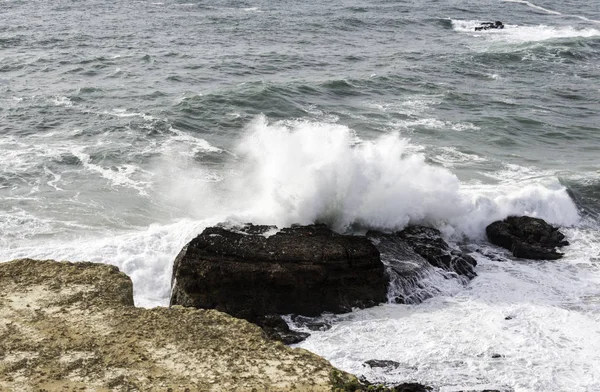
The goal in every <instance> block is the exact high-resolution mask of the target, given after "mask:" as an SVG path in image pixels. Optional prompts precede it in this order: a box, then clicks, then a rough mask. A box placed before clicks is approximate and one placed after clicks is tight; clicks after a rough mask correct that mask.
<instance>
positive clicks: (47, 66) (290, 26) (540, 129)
mask: <svg viewBox="0 0 600 392" xmlns="http://www.w3.org/2000/svg"><path fill="white" fill-rule="evenodd" d="M488 20H502V21H503V22H504V23H505V25H506V28H505V29H504V30H497V31H482V32H475V31H474V27H475V26H476V25H478V23H479V22H482V21H488ZM0 21H1V23H0V54H1V55H0V261H6V260H10V259H14V258H19V257H31V258H53V259H65V260H71V261H76V260H91V261H96V262H105V263H111V264H115V265H117V266H119V268H121V269H122V270H123V271H124V272H126V273H127V274H129V275H130V276H131V277H132V279H133V281H134V284H135V298H136V303H137V304H138V305H140V306H155V305H166V304H167V303H168V296H169V290H170V276H171V266H172V261H173V259H174V257H175V255H176V254H177V253H178V251H179V250H180V249H181V247H182V246H183V245H184V244H185V243H186V242H187V241H189V240H190V239H191V238H193V237H194V236H195V235H196V234H198V233H199V232H200V231H201V230H202V229H203V228H204V227H206V226H207V225H212V224H215V223H217V222H221V221H227V220H228V221H237V222H254V223H268V224H277V225H279V226H283V225H289V224H292V223H302V224H307V223H312V222H316V221H318V222H325V223H328V224H329V225H330V226H331V227H333V228H334V229H335V230H337V231H340V232H361V231H364V230H366V229H371V228H374V229H380V230H397V229H401V228H403V227H404V226H406V225H407V224H409V223H424V224H429V225H433V226H435V227H437V228H439V229H441V230H442V231H443V233H444V234H445V236H446V237H447V238H448V239H449V240H450V241H452V242H454V243H461V244H466V246H467V247H469V248H470V249H471V250H472V251H473V255H474V257H476V258H477V260H478V262H479V266H478V268H477V272H478V274H479V276H478V277H477V278H475V280H473V281H472V282H471V284H470V285H469V286H468V287H467V288H464V287H463V286H461V285H459V284H456V285H454V284H453V283H452V282H451V281H432V282H430V284H431V285H432V287H435V289H436V290H437V291H438V292H441V294H439V295H437V296H435V297H434V298H432V299H430V300H427V301H426V302H424V303H422V304H419V305H395V304H387V305H382V306H379V307H376V308H372V309H367V310H362V311H356V312H353V313H350V314H348V315H342V316H337V317H333V319H334V326H333V328H332V329H330V330H329V331H323V332H313V335H312V336H311V338H309V339H308V340H307V341H305V342H303V343H302V344H300V346H302V347H305V348H307V349H309V350H311V351H314V352H316V353H318V354H320V355H322V356H324V357H325V358H327V359H329V360H330V361H331V362H332V363H333V364H334V365H335V366H338V367H340V368H342V369H344V370H347V371H350V372H353V373H355V374H358V375H365V376H367V377H368V378H369V379H371V380H379V381H386V382H405V381H419V382H422V383H426V384H430V385H434V386H437V387H440V388H441V390H442V391H457V390H463V389H469V388H470V389H477V388H479V389H482V388H485V387H488V388H496V389H503V390H513V391H544V392H550V391H557V392H558V391H600V233H599V226H600V161H599V158H600V3H599V2H597V1H591V2H588V1H583V0H569V1H565V2H559V1H557V0H537V2H528V1H521V0H511V1H500V0H498V1H496V0H495V1H488V0H484V1H477V2H476V1H466V0H450V1H444V2H438V1H433V0H424V1H390V0H376V1H370V2H358V1H356V0H344V1H339V0H334V1H330V2H318V1H308V2H306V1H305V2H291V1H287V0H282V1H265V0H257V1H252V0H248V1H234V0H231V1H225V0H217V1H190V0H186V1H169V0H165V1H163V2H157V1H155V0H153V1H122V0H116V1H105V0H102V1H101V0H83V1H66V0H57V1H35V2H34V1H17V0H8V1H7V0H4V1H1V2H0ZM509 214H527V215H531V216H536V217H541V218H544V219H546V220H548V221H549V222H551V223H553V224H556V225H560V226H562V227H563V228H564V232H565V233H566V235H567V237H568V239H569V241H570V242H571V244H572V245H571V246H569V247H567V248H565V252H566V255H565V258H563V259H561V260H559V261H555V262H531V261H523V260H515V259H514V258H512V257H510V256H509V255H508V254H507V253H506V252H504V251H502V250H499V249H497V248H495V247H492V246H490V245H489V244H488V243H487V242H486V239H485V233H484V228H485V226H486V225H487V224H489V223H491V222H492V221H494V220H496V219H501V218H504V217H506V216H508V215H509ZM370 359H385V360H393V361H396V362H398V363H399V364H400V365H399V366H398V367H397V368H395V369H387V370H386V369H370V368H366V367H365V366H364V365H363V362H364V361H366V360H370Z"/></svg>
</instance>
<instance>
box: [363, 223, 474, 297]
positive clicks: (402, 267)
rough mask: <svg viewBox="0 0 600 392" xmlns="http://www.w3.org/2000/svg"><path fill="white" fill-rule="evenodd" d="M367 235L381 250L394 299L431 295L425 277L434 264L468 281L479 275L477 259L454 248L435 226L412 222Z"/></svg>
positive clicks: (450, 275)
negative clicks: (394, 231) (418, 224)
mask: <svg viewBox="0 0 600 392" xmlns="http://www.w3.org/2000/svg"><path fill="white" fill-rule="evenodd" d="M367 237H368V238H369V239H370V240H371V241H372V242H373V244H374V245H375V246H376V247H377V249H379V251H380V253H381V260H382V262H383V263H384V264H385V266H386V270H387V274H388V276H389V280H390V293H391V298H390V299H391V300H392V301H394V302H397V303H419V302H422V301H424V300H425V299H427V298H429V297H431V296H432V295H433V294H434V293H433V291H432V290H433V288H431V287H429V286H428V284H427V282H426V280H427V279H426V278H427V277H428V275H430V274H431V273H432V267H436V268H440V269H442V270H443V271H446V272H447V273H448V274H447V275H448V276H449V277H452V276H453V277H456V278H458V279H460V280H462V281H463V282H464V283H465V284H466V282H468V281H469V280H470V279H472V278H473V277H475V276H476V275H477V274H476V273H475V266H476V265H477V261H476V260H475V259H474V258H472V257H471V256H469V255H467V254H465V253H463V252H461V251H460V250H457V249H453V248H451V247H450V246H449V245H448V243H447V242H446V241H444V239H443V238H442V236H441V233H440V232H439V231H438V230H436V229H433V228H430V227H424V226H409V227H407V228H406V229H404V230H402V231H400V232H396V233H392V234H387V233H381V232H377V231H369V232H368V233H367Z"/></svg>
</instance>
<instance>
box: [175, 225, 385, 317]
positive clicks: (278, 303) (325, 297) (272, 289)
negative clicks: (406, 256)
mask: <svg viewBox="0 0 600 392" xmlns="http://www.w3.org/2000/svg"><path fill="white" fill-rule="evenodd" d="M273 229H274V228H273V227H270V226H254V225H247V226H245V227H242V228H236V229H228V228H225V227H221V226H219V227H210V228H207V229H206V230H204V231H203V232H202V233H201V234H200V235H199V236H197V237H196V238H194V239H193V240H192V241H190V242H189V243H188V244H187V245H186V246H185V247H184V249H183V250H182V251H181V252H180V253H179V255H178V256H177V258H176V259H175V262H174V266H173V290H172V296H171V304H173V305H176V304H178V305H184V306H192V307H196V308H205V309H211V308H212V309H217V310H220V311H223V312H226V313H229V314H231V315H234V316H236V317H242V318H246V319H250V320H253V319H255V318H256V317H257V316H262V315H270V314H289V313H295V314H302V315H306V316H316V315H318V314H321V313H322V312H325V311H329V312H335V313H340V312H347V311H350V310H351V309H352V308H353V307H359V308H364V307H368V306H373V305H376V304H378V303H381V302H385V301H386V291H387V278H386V276H385V273H384V266H383V264H382V263H381V260H380V257H379V251H378V250H377V248H376V247H375V246H373V244H372V243H371V242H370V241H369V240H368V239H367V238H366V237H359V236H348V235H340V234H336V233H334V232H333V231H331V230H329V229H328V228H327V227H326V226H325V225H310V226H292V227H291V228H287V229H282V230H281V231H279V232H277V233H276V234H273V235H270V236H267V235H266V234H268V233H270V232H272V231H273Z"/></svg>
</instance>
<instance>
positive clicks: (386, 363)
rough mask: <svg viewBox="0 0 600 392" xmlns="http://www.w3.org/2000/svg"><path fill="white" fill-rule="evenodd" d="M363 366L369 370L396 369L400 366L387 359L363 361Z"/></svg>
mask: <svg viewBox="0 0 600 392" xmlns="http://www.w3.org/2000/svg"><path fill="white" fill-rule="evenodd" d="M365 365H367V366H369V367H370V368H397V367H398V366H400V363H398V362H396V361H390V360H387V359H370V360H368V361H365Z"/></svg>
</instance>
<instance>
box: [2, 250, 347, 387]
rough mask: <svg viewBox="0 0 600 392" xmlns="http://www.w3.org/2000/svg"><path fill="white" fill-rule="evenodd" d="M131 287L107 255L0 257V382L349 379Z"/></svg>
mask: <svg viewBox="0 0 600 392" xmlns="http://www.w3.org/2000/svg"><path fill="white" fill-rule="evenodd" d="M132 292H133V290H132V284H131V280H130V279H129V277H127V276H126V275H125V274H123V273H120V272H119V270H118V269H117V268H116V267H113V266H109V265H104V264H94V263H66V262H55V261H51V260H46V261H37V260H30V259H22V260H14V261H11V262H6V263H0V390H10V391H15V392H19V391H31V390H38V389H40V390H49V391H55V390H61V391H63V390H65V391H75V390H77V391H79V390H84V391H169V390H172V391H185V390H189V391H234V390H236V391H238V390H239V391H250V390H260V391H289V390H296V391H330V390H332V389H333V387H334V385H337V384H339V383H340V382H342V383H351V384H352V383H355V382H356V378H354V377H353V376H351V375H348V374H347V373H344V372H340V371H338V370H336V369H335V368H333V367H332V366H331V365H330V364H329V362H327V361H326V360H324V359H323V358H321V357H319V356H317V355H314V354H312V353H310V352H308V351H306V350H302V349H292V348H289V347H287V346H285V345H283V344H281V343H278V342H273V341H270V340H268V339H266V338H265V337H264V335H263V332H262V331H261V329H260V328H258V327H257V326H255V325H253V324H251V323H249V322H247V321H244V320H239V319H235V318H233V317H231V316H228V315H226V314H224V313H221V312H219V311H216V310H198V309H192V308H183V307H173V308H154V309H141V308H136V307H134V306H133V295H132ZM332 374H335V375H336V376H335V380H334V379H333V377H332ZM353 380H354V381H353ZM334 381H335V384H334Z"/></svg>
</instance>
